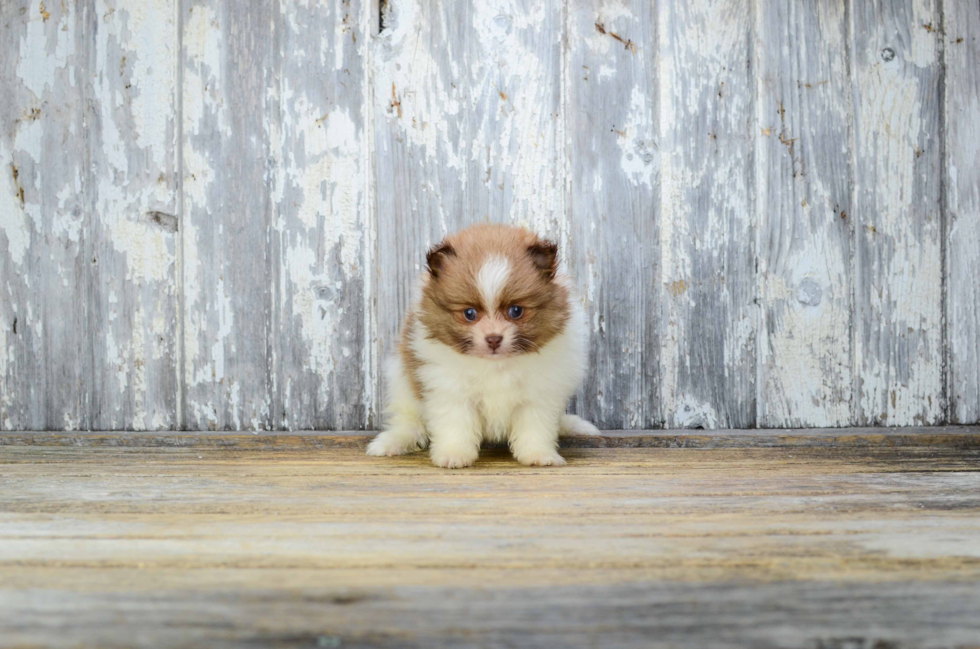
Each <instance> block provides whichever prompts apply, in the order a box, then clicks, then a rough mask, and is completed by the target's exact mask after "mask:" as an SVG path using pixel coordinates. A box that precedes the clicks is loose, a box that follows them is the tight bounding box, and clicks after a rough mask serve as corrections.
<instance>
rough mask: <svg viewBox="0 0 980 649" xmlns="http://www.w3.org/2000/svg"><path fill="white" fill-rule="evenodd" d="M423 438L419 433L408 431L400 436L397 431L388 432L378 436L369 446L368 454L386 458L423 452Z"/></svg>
mask: <svg viewBox="0 0 980 649" xmlns="http://www.w3.org/2000/svg"><path fill="white" fill-rule="evenodd" d="M420 440H421V436H420V435H419V433H418V431H408V432H406V433H403V434H399V433H398V432H396V431H391V430H386V431H384V432H381V433H378V435H377V436H376V437H375V438H374V439H373V440H371V443H370V444H368V447H367V454H368V455H373V456H375V457H385V456H392V455H405V454H406V453H415V452H417V451H420V450H422V447H421V446H420V444H421V441H420Z"/></svg>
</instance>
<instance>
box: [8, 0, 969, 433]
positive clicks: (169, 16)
mask: <svg viewBox="0 0 980 649" xmlns="http://www.w3.org/2000/svg"><path fill="white" fill-rule="evenodd" d="M978 69H980V5H978V3H977V2H976V1H975V0H894V1H892V0H889V1H885V0H826V1H825V0H802V1H800V2H790V3H787V2H778V1H777V0H684V1H676V0H659V1H656V2H655V1H654V0H617V1H613V0H601V1H597V2H585V1H584V0H547V1H545V2H532V1H531V0H479V1H477V0H472V1H470V0H466V1H462V2H449V1H448V0H441V1H440V0H432V1H431V2H430V1H426V2H423V1H421V0H388V1H387V2H383V3H380V7H379V3H376V2H372V1H371V0H338V1H337V2H330V3H312V2H308V1H304V0H278V1H277V2H272V3H244V4H243V3H238V2H233V1H232V0H151V1H148V2H142V1H140V2H137V1H136V0H85V1H82V2H77V3H56V2H47V3H45V2H41V1H40V0H31V1H28V0H11V1H10V2H4V3H2V4H0V324H2V326H0V428H2V429H4V430H19V429H33V430H36V429H113V430H127V429H138V430H139V429H149V430H167V429H199V430H207V429H371V428H376V427H378V426H379V425H380V423H381V421H380V418H379V411H380V407H381V403H382V401H383V398H384V386H383V385H382V382H381V373H380V367H381V365H382V363H383V359H384V357H385V356H386V355H387V354H388V353H390V351H391V349H392V347H393V342H394V340H395V335H396V332H397V328H398V325H399V323H400V319H401V316H402V313H403V312H404V309H405V308H406V305H407V304H408V302H409V300H410V299H411V292H412V286H413V282H414V279H415V277H416V275H417V274H418V272H419V270H420V268H421V263H422V259H423V253H424V251H425V249H426V248H427V247H428V246H429V245H430V244H432V243H433V242H435V241H437V240H439V239H440V238H441V237H442V236H443V235H444V234H445V233H447V232H448V231H451V230H454V229H456V228H458V227H461V226H464V225H466V224H467V223H472V222H479V221H487V220H489V221H500V222H515V223H521V224H525V225H528V226H530V227H532V228H534V229H536V230H538V231H540V232H542V233H545V234H547V235H549V236H552V237H554V238H555V239H557V240H558V241H559V242H560V243H561V244H562V246H563V249H564V250H565V251H566V254H565V263H566V266H567V268H568V270H569V271H570V272H571V273H572V274H573V275H575V277H576V278H577V280H578V283H579V286H580V287H581V299H582V300H583V301H584V303H585V305H586V306H587V308H588V310H589V322H590V325H591V326H590V330H591V336H592V338H591V343H590V350H591V355H592V356H591V357H592V362H591V368H592V371H591V373H590V375H589V377H588V379H587V381H586V383H585V385H584V386H583V388H582V390H581V392H580V393H579V395H578V396H577V397H576V399H575V401H574V403H573V404H572V407H573V408H574V409H575V410H577V411H578V412H580V413H582V414H584V415H586V416H587V417H589V418H591V419H593V420H594V421H595V422H596V423H597V424H598V425H599V426H601V427H603V428H613V429H620V428H656V427H661V426H667V427H681V428H683V427H705V428H726V427H789V426H791V427H815V426H831V427H834V426H856V425H887V426H900V425H928V424H939V423H945V422H949V423H959V424H968V423H977V422H978V421H980V288H978V287H980V282H978V281H977V280H976V270H975V269H976V268H977V267H978V265H980V156H977V151H978V150H980V76H978V72H977V70H978Z"/></svg>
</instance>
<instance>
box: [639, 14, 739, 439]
mask: <svg viewBox="0 0 980 649" xmlns="http://www.w3.org/2000/svg"><path fill="white" fill-rule="evenodd" d="M658 8H659V15H658V33H659V45H660V60H659V66H658V72H659V77H658V78H659V83H660V88H659V96H660V164H661V169H660V178H661V184H660V190H661V191H660V215H661V216H660V232H661V237H660V240H661V246H660V250H661V268H662V269H663V270H662V278H661V287H660V293H661V300H662V303H661V304H662V309H661V317H662V321H663V334H662V339H661V351H660V358H661V367H660V371H661V376H662V385H661V395H662V398H663V409H664V419H665V422H666V425H667V426H668V427H671V428H695V427H704V428H718V427H721V428H729V427H752V426H754V425H755V424H756V386H755V375H756V330H757V327H758V313H757V311H758V308H757V307H756V305H755V299H756V295H757V289H756V279H755V264H756V255H755V233H754V231H753V229H754V226H755V224H754V217H753V215H754V208H753V205H754V196H753V193H754V192H753V187H754V173H755V169H754V161H753V146H752V143H754V142H755V139H756V134H757V132H758V131H757V130H756V124H755V122H756V120H755V114H754V99H753V97H754V88H755V80H754V74H753V71H752V69H751V59H752V10H751V9H752V8H751V5H750V3H749V2H748V1H747V0H668V1H666V2H662V3H659V4H658Z"/></svg>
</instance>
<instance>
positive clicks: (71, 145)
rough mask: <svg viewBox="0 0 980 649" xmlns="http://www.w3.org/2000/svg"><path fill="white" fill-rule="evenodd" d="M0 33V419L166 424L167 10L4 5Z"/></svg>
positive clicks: (170, 234)
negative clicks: (0, 241) (0, 54)
mask: <svg viewBox="0 0 980 649" xmlns="http://www.w3.org/2000/svg"><path fill="white" fill-rule="evenodd" d="M0 29H2V30H3V34H4V37H3V39H2V40H3V47H4V48H5V53H4V61H5V63H4V65H3V66H2V68H3V72H2V74H3V75H4V76H3V79H2V81H0V87H2V88H3V89H4V92H3V99H2V100H0V106H2V124H3V129H2V131H3V135H2V139H0V158H2V161H0V164H2V167H3V170H4V173H3V174H2V177H3V181H2V183H3V184H2V186H0V231H2V232H3V235H2V237H3V238H4V239H6V241H5V245H4V248H3V250H4V254H3V256H2V257H0V267H2V268H3V275H2V278H3V279H2V281H0V286H2V288H0V291H3V299H0V310H2V312H3V321H4V326H3V328H2V331H3V333H0V382H2V383H0V385H2V387H3V389H2V391H0V427H3V428H8V429H9V428H37V427H39V426H44V425H45V424H46V425H48V426H58V427H60V428H65V429H74V428H91V427H97V428H106V429H138V430H139V429H161V428H172V427H174V426H175V424H176V407H175V406H176V396H177V391H176V375H175V368H176V364H175V350H176V340H177V338H176V314H177V296H176V271H177V267H176V265H175V252H176V244H175V239H176V235H175V231H176V228H177V220H176V192H175V187H176V183H175V178H174V169H175V155H174V151H175V128H174V127H175V107H176V95H175V84H174V80H175V72H176V68H175V45H176V29H175V21H174V12H173V7H172V6H171V4H170V3H169V2H164V1H160V2H155V3H152V4H144V3H140V2H129V1H125V0H123V1H119V2H114V1H111V0H109V1H105V2H102V1H99V2H91V3H73V4H71V5H69V4H66V3H53V2H50V3H48V4H47V5H45V4H44V3H43V2H32V3H18V4H16V5H15V4H13V3H4V6H3V14H2V19H0ZM8 61H9V62H15V64H12V65H7V63H6V62H8ZM15 322H16V325H15Z"/></svg>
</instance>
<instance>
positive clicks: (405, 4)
mask: <svg viewBox="0 0 980 649" xmlns="http://www.w3.org/2000/svg"><path fill="white" fill-rule="evenodd" d="M562 17H563V12H562V3H561V2H559V1H558V0H547V1H545V2H537V1H532V0H520V1H518V2H504V1H502V0H492V1H485V0H472V1H471V0H466V1H461V2H455V1H449V0H446V1H433V2H421V1H416V0H399V1H393V2H388V3H386V12H385V30H384V31H383V32H382V33H381V36H380V38H379V39H378V41H377V42H376V48H375V52H374V61H373V70H372V72H373V74H374V102H375V103H374V120H375V149H374V151H375V159H376V164H377V188H376V191H377V204H378V216H377V233H378V243H377V245H378V253H377V266H378V272H377V291H376V292H375V295H376V298H377V318H378V335H379V344H378V350H379V353H380V354H382V355H388V354H390V353H391V351H392V349H393V345H394V343H395V341H396V339H397V338H396V337H397V330H398V326H399V325H400V324H401V319H402V317H403V316H404V313H405V311H406V309H407V308H408V305H409V303H410V300H411V293H412V289H413V287H414V285H415V283H416V280H417V278H418V275H419V272H420V271H421V269H422V265H423V260H424V258H425V251H426V249H427V248H428V247H429V246H430V245H431V244H433V243H435V242H437V241H439V240H440V239H442V237H443V236H445V235H446V234H447V233H448V232H451V231H453V230H456V229H458V228H460V227H462V226H465V225H467V224H470V223H473V222H480V221H485V220H489V221H502V222H516V223H520V224H523V225H527V226H529V227H532V228H533V229H535V230H536V231H538V232H541V233H543V234H547V235H549V236H552V237H555V238H557V239H559V240H563V239H564V235H565V231H566V230H565V220H564V219H565V217H564V214H565V209H564V203H565V195H564V192H565V172H564V155H565V154H564V142H563V138H562V115H561V110H562V107H561V84H560V71H561V51H560V45H561V42H562V34H563V23H562ZM378 378H379V380H380V377H378Z"/></svg>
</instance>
